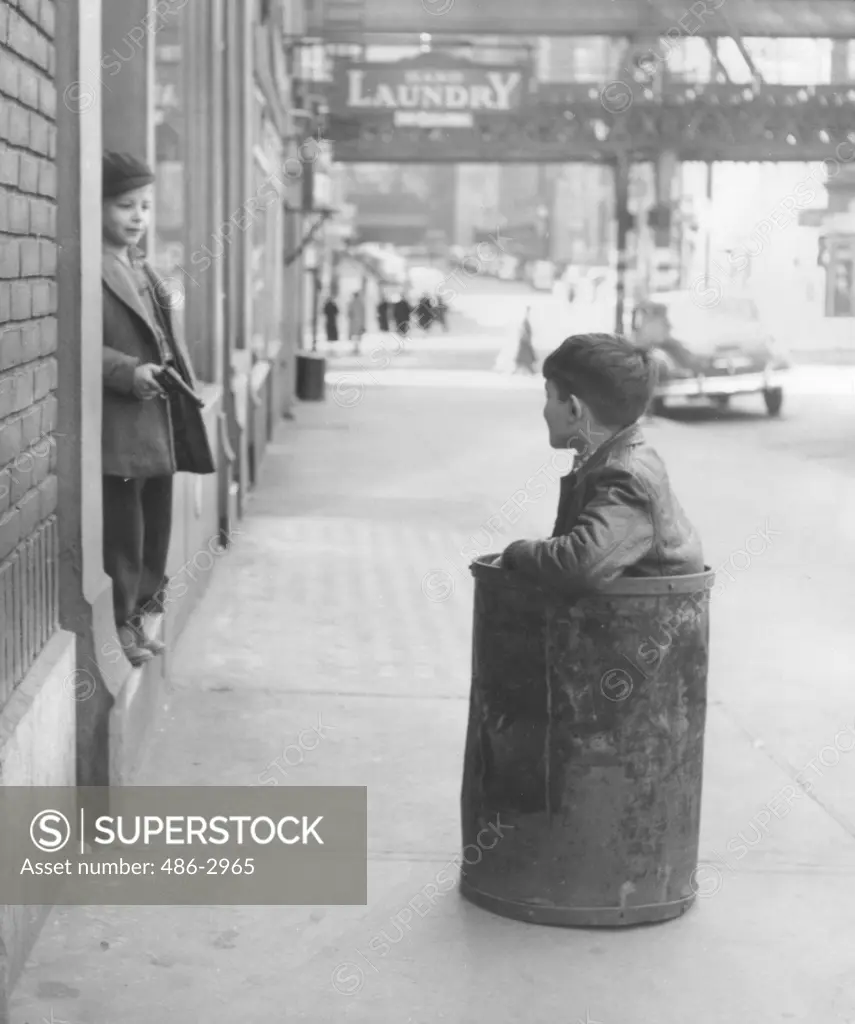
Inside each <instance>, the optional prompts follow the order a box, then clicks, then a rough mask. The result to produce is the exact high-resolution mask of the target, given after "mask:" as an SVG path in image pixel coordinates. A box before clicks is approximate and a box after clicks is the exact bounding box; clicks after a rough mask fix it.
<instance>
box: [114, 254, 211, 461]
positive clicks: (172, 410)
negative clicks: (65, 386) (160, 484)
mask: <svg viewBox="0 0 855 1024" xmlns="http://www.w3.org/2000/svg"><path fill="white" fill-rule="evenodd" d="M145 271H146V273H147V274H148V277H149V280H150V281H151V282H152V286H153V287H154V288H155V290H156V294H157V295H158V306H159V309H161V310H162V311H163V312H162V316H161V326H162V328H163V330H164V332H165V333H166V335H167V342H168V345H169V348H170V349H171V352H170V353H169V354H170V356H171V358H172V359H173V361H174V368H175V369H176V370H177V372H178V373H179V374H180V375H181V377H183V379H184V381H185V382H186V383H187V384H189V385H190V386H191V387H192V388H194V389H197V384H196V379H195V376H194V374H193V369H192V367H191V365H190V357H189V355H188V353H187V350H186V348H185V346H184V344H183V342H182V340H181V338H180V336H179V333H178V331H177V329H176V324H175V318H174V317H173V315H172V309H171V303H170V296H169V293H168V292H167V290H166V289H165V288H164V285H163V282H162V281H161V280H160V278H159V277H158V276H157V274H155V272H154V271H153V270H152V269H151V267H149V266H148V264H146V265H145ZM102 281H103V284H104V288H103V292H104V355H103V364H104V405H103V416H102V433H101V467H102V469H101V471H102V473H103V474H104V475H105V476H121V477H125V478H131V477H153V476H170V475H171V474H173V473H213V472H215V471H216V466H215V463H214V457H213V453H212V451H211V444H210V441H209V439H208V433H207V429H206V427H205V421H204V419H203V418H202V413H201V410H200V409H199V408H198V406H196V405H195V404H194V403H193V402H192V401H191V400H190V399H189V398H187V397H186V396H184V395H170V396H169V397H168V398H152V399H147V400H143V399H140V398H137V397H136V396H135V395H134V393H133V382H134V370H135V368H136V367H137V366H140V365H141V364H143V363H158V364H160V363H162V361H163V360H162V357H161V353H160V350H159V348H158V343H157V334H156V327H155V325H154V324H153V323H152V320H151V315H150V314H149V311H148V309H147V308H146V306H145V304H144V303H143V301H142V299H141V298H140V296H139V294H138V293H137V291H136V289H134V288H133V287H132V284H131V281H130V280H129V279H128V275H127V273H126V272H125V271H124V269H123V268H122V267H121V266H119V265H118V263H117V258H116V257H115V256H113V255H112V254H111V253H106V252H105V254H104V262H103V269H102Z"/></svg>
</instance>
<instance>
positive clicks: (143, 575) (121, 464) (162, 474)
mask: <svg viewBox="0 0 855 1024" xmlns="http://www.w3.org/2000/svg"><path fill="white" fill-rule="evenodd" d="M153 182H154V175H153V174H152V172H151V171H150V170H149V168H148V167H146V165H145V164H143V163H140V162H139V161H138V160H136V159H135V158H134V157H132V156H126V155H124V154H116V153H107V154H105V157H104V166H103V200H104V201H103V207H102V223H103V235H104V241H103V244H104V259H103V270H102V281H103V293H104V302H103V317H104V346H103V356H102V358H103V381H104V396H103V415H102V441H101V468H102V473H103V480H102V495H103V516H104V569H105V571H106V572H107V575H108V576H110V578H111V579H112V581H113V609H114V613H115V617H116V630H117V632H118V636H119V642H120V643H121V645H122V647H123V649H124V651H125V655H126V656H127V658H128V660H129V661H130V662H131V664H132V665H140V664H142V663H143V662H145V661H149V660H150V659H151V658H152V657H153V656H154V655H155V654H160V653H162V652H163V650H164V645H163V644H162V643H161V642H160V641H159V640H157V639H155V638H154V637H152V636H150V635H149V634H148V633H147V632H146V627H145V615H146V614H149V613H153V612H163V611H164V601H165V595H166V588H167V585H168V580H167V578H166V557H167V553H168V551H169V540H170V535H171V532H172V479H173V477H174V475H175V474H176V473H182V472H183V473H213V472H215V465H214V457H213V455H212V453H211V446H210V443H209V441H208V435H207V432H206V429H205V423H204V420H203V419H202V416H201V413H200V412H199V407H198V405H196V404H195V403H194V402H193V401H192V399H191V398H190V397H188V396H187V395H185V394H183V393H181V392H180V391H175V390H173V389H172V388H170V389H169V390H168V391H167V390H165V389H164V386H163V384H162V382H163V381H164V376H163V373H164V370H165V369H166V368H167V367H171V369H172V370H173V371H174V372H175V374H177V376H178V377H180V379H181V380H182V381H183V382H184V384H185V385H186V386H187V387H188V388H190V389H193V388H194V387H195V377H194V375H193V370H192V368H191V365H190V357H189V355H188V353H187V350H186V348H185V347H184V343H183V342H182V340H181V338H180V336H179V334H178V331H177V328H176V324H175V321H174V319H173V317H172V305H173V301H174V300H173V296H172V295H171V293H170V292H169V291H168V290H167V289H166V287H165V286H164V283H163V281H161V279H160V278H159V277H158V276H157V274H156V273H155V272H154V270H153V269H152V268H151V267H150V266H149V265H148V263H146V262H145V260H144V259H143V257H142V253H141V252H140V251H139V250H138V249H137V248H136V246H137V244H138V243H139V242H140V240H141V239H142V237H143V235H144V234H145V231H146V228H147V227H148V223H149V220H150V219H151V205H152V183H153Z"/></svg>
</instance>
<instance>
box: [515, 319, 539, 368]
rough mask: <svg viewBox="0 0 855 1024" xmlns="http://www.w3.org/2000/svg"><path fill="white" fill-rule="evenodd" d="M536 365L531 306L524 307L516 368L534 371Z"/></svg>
mask: <svg viewBox="0 0 855 1024" xmlns="http://www.w3.org/2000/svg"><path fill="white" fill-rule="evenodd" d="M536 366H537V355H536V353H535V351H534V343H533V341H532V330H531V306H527V307H526V311H525V317H524V319H523V322H522V326H521V327H520V337H519V343H518V345H517V358H516V369H517V370H527V371H528V372H529V373H534V372H535V367H536Z"/></svg>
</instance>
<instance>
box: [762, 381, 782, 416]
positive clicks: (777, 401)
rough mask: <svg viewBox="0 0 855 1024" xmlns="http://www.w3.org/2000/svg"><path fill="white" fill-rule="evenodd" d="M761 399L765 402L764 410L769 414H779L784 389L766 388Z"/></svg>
mask: <svg viewBox="0 0 855 1024" xmlns="http://www.w3.org/2000/svg"><path fill="white" fill-rule="evenodd" d="M763 401H764V402H765V403H766V411H767V412H768V413H769V415H770V416H780V415H781V406H782V405H783V404H784V389H783V388H767V389H766V391H764V392H763Z"/></svg>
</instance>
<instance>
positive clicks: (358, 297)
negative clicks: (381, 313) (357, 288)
mask: <svg viewBox="0 0 855 1024" xmlns="http://www.w3.org/2000/svg"><path fill="white" fill-rule="evenodd" d="M347 321H348V330H349V332H350V340H351V341H352V342H353V351H354V353H358V352H359V346H360V344H361V342H362V335H363V334H365V301H364V299H363V298H362V293H361V292H355V293H354V295H353V297H352V298H351V300H350V303H349V304H348V307H347Z"/></svg>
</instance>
